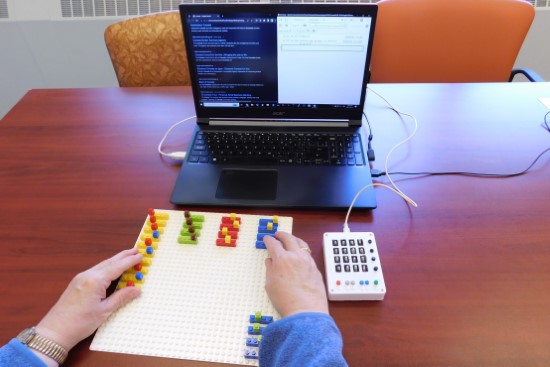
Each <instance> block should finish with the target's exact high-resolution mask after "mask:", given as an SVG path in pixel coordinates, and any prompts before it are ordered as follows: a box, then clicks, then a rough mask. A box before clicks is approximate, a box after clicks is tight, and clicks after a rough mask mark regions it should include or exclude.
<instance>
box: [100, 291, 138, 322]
mask: <svg viewBox="0 0 550 367" xmlns="http://www.w3.org/2000/svg"><path fill="white" fill-rule="evenodd" d="M140 295H141V289H139V288H137V287H124V288H122V289H119V290H117V291H116V292H114V293H113V294H111V295H110V296H109V297H107V298H105V299H104V300H103V302H104V307H105V312H106V313H107V316H108V315H110V314H112V313H113V312H115V311H116V310H118V309H119V308H120V307H122V306H124V305H125V304H127V303H128V302H130V301H131V300H133V299H136V298H137V297H139V296H140Z"/></svg>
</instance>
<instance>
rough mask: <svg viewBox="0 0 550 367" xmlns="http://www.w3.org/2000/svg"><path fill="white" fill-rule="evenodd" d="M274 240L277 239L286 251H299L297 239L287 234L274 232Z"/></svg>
mask: <svg viewBox="0 0 550 367" xmlns="http://www.w3.org/2000/svg"><path fill="white" fill-rule="evenodd" d="M275 238H276V239H278V240H279V241H280V242H281V243H282V244H283V246H284V248H285V249H286V250H288V251H298V250H300V242H299V240H298V237H295V236H293V235H291V234H290V233H287V232H280V231H279V232H276V233H275ZM302 242H303V241H302Z"/></svg>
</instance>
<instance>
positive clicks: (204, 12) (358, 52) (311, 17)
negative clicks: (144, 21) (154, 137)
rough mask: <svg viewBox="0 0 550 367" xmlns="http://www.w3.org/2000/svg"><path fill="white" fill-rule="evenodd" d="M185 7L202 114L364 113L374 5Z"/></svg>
mask: <svg viewBox="0 0 550 367" xmlns="http://www.w3.org/2000/svg"><path fill="white" fill-rule="evenodd" d="M180 11H181V17H182V24H183V28H184V35H185V41H186V50H187V57H188V60H189V67H190V74H191V80H192V84H193V94H194V99H195V107H196V110H197V116H198V117H199V119H200V118H201V117H202V118H286V119H312V118H313V119H345V120H350V119H359V120H360V119H361V113H362V110H363V105H364V98H365V88H366V83H367V81H368V71H369V61H370V51H371V49H372V38H373V31H374V23H375V17H376V6H372V5H349V4H322V5H321V4H315V5H311V4H255V5H227V6H225V5H220V4H216V5H195V4H193V5H187V4H182V5H180Z"/></svg>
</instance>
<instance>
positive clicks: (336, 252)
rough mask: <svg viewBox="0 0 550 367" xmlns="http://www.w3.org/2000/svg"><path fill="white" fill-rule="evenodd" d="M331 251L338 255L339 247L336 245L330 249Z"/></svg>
mask: <svg viewBox="0 0 550 367" xmlns="http://www.w3.org/2000/svg"><path fill="white" fill-rule="evenodd" d="M332 253H333V254H334V255H339V254H340V249H338V247H336V248H333V249H332Z"/></svg>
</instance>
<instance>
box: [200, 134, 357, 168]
mask: <svg viewBox="0 0 550 367" xmlns="http://www.w3.org/2000/svg"><path fill="white" fill-rule="evenodd" d="M189 162H193V163H210V164H212V163H214V164H217V163H218V164H219V163H231V164H244V165H246V164H251V165H277V164H279V165H335V166H362V165H364V164H365V161H364V158H363V152H362V147H361V139H360V137H359V135H358V134H330V133H327V134H317V133H249V132H199V133H198V134H197V136H196V138H195V142H194V144H193V149H192V150H191V154H190V156H189Z"/></svg>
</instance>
